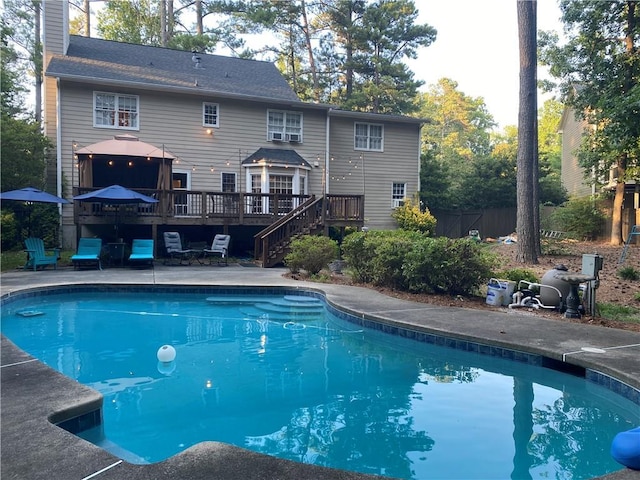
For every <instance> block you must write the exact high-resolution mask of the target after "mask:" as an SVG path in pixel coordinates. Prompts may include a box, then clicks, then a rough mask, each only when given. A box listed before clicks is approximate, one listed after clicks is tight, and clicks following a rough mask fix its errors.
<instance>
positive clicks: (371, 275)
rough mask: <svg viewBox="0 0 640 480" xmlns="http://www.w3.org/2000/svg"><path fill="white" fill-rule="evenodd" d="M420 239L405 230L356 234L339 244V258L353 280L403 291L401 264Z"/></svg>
mask: <svg viewBox="0 0 640 480" xmlns="http://www.w3.org/2000/svg"><path fill="white" fill-rule="evenodd" d="M420 238H423V235H422V234H421V233H418V232H410V231H407V230H377V231H375V230H374V231H369V232H356V233H352V234H350V235H348V236H347V237H345V239H344V241H343V242H342V256H343V258H344V260H345V261H346V262H347V266H348V269H349V273H350V274H351V276H352V278H353V279H354V280H355V281H357V282H361V283H374V284H375V285H379V286H385V287H390V288H396V289H404V288H406V282H405V279H404V276H403V274H402V264H403V262H404V258H405V256H406V254H407V252H409V251H410V250H411V249H412V248H413V247H414V244H415V242H416V241H417V240H419V239H420Z"/></svg>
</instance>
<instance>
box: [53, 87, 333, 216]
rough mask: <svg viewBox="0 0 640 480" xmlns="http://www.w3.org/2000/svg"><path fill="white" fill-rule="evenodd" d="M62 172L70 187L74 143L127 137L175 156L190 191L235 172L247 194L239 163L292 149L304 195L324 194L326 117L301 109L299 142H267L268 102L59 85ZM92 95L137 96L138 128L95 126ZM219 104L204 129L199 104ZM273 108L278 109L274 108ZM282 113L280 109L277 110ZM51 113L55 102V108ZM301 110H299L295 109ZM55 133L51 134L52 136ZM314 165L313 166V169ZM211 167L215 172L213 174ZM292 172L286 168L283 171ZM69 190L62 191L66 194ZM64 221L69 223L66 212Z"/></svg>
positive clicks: (214, 186) (215, 185) (213, 187)
mask: <svg viewBox="0 0 640 480" xmlns="http://www.w3.org/2000/svg"><path fill="white" fill-rule="evenodd" d="M62 90H63V93H62V102H61V103H62V105H63V109H62V112H61V113H62V119H63V120H62V122H61V123H62V125H61V127H62V142H61V144H62V145H61V147H62V149H61V150H62V152H61V159H62V164H63V173H64V175H65V177H66V178H67V179H68V184H69V185H73V186H78V174H77V171H76V170H75V169H74V168H73V167H72V165H73V161H72V159H73V147H72V145H73V143H74V142H75V143H76V144H77V146H78V148H81V147H86V146H89V145H91V144H93V143H96V142H100V141H103V140H108V139H110V138H112V137H113V136H114V135H117V134H121V133H129V134H131V135H134V136H137V137H138V138H139V139H140V140H141V141H144V142H146V143H150V144H152V145H155V146H157V147H159V148H163V147H164V148H165V149H166V150H168V151H170V152H171V153H172V154H174V155H175V156H177V157H178V159H177V160H176V161H174V164H173V167H174V169H179V170H187V171H189V172H190V175H191V188H192V189H193V190H208V191H220V190H221V173H222V172H228V173H236V174H237V179H238V183H239V188H240V190H241V191H245V189H246V186H245V183H244V175H245V174H244V169H243V168H241V166H240V164H241V162H242V160H244V159H245V158H246V157H248V156H249V155H251V154H252V153H254V152H255V151H256V150H257V149H258V148H261V147H264V148H283V149H289V148H291V149H294V150H295V151H296V152H297V153H298V154H300V155H301V156H302V157H303V158H304V159H305V160H307V162H308V163H309V164H310V165H311V167H312V168H311V170H309V171H306V176H307V179H308V180H307V182H308V193H309V194H316V195H322V193H323V192H322V172H323V169H322V165H323V158H324V150H325V140H324V139H325V136H324V130H325V117H324V112H323V111H321V110H315V109H310V110H306V111H301V113H302V114H303V142H301V143H297V144H288V143H274V142H269V141H267V110H268V108H269V107H270V106H269V105H267V104H256V103H249V102H241V101H231V100H228V99H216V98H214V97H196V96H193V97H188V96H176V95H160V94H156V93H150V92H142V91H135V90H130V89H113V88H97V89H94V88H92V87H90V86H87V85H83V84H74V83H69V82H63V85H62ZM94 91H101V92H110V93H118V94H127V95H138V96H139V105H140V112H139V129H138V130H122V129H112V128H95V127H94V126H93V94H94ZM203 102H211V103H218V104H219V127H218V128H213V129H211V130H212V131H213V133H212V134H211V135H209V134H207V128H206V127H203V126H202V103H203ZM272 107H276V106H272ZM280 109H282V108H281V107H280ZM52 111H54V112H55V104H54V105H53V110H52ZM295 111H300V110H295ZM52 133H53V132H52ZM316 164H317V165H318V167H315V165H316ZM212 169H213V171H212ZM282 173H290V170H282ZM70 193H71V192H70V191H69V192H66V194H67V195H69V194H70ZM66 220H67V221H68V222H71V223H72V222H73V218H72V216H71V209H70V208H69V209H68V218H66Z"/></svg>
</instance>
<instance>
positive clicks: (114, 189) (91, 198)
mask: <svg viewBox="0 0 640 480" xmlns="http://www.w3.org/2000/svg"><path fill="white" fill-rule="evenodd" d="M73 199H74V200H78V201H79V202H95V203H103V204H107V205H124V204H132V203H158V200H156V199H155V198H152V197H148V196H147V195H143V194H142V193H138V192H136V191H135V190H129V189H128V188H124V187H122V186H120V185H111V186H109V187H105V188H101V189H100V190H96V191H94V192H89V193H84V194H82V195H78V196H75V197H73ZM119 217H120V208H119V207H118V211H117V212H116V224H115V229H116V238H117V237H118V231H119V224H120V220H119Z"/></svg>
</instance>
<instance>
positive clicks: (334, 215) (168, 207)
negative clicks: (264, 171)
mask: <svg viewBox="0 0 640 480" xmlns="http://www.w3.org/2000/svg"><path fill="white" fill-rule="evenodd" d="M92 190H96V189H91V188H74V196H77V195H81V194H83V193H88V192H90V191H92ZM136 191H138V192H140V193H143V194H145V195H147V196H150V197H153V198H155V199H157V200H158V203H153V204H142V203H141V204H137V203H136V204H122V205H112V204H109V203H100V202H78V201H76V202H74V222H75V224H76V225H78V226H82V225H86V226H89V225H109V224H113V223H114V222H116V221H117V223H119V224H120V225H121V226H126V225H127V224H135V225H152V226H172V227H179V226H193V225H205V226H207V225H211V226H219V225H223V226H232V225H253V226H264V227H266V226H269V225H271V224H273V223H275V222H277V221H278V220H280V219H282V218H283V217H285V216H286V215H287V214H289V213H290V212H292V211H294V210H296V209H297V208H298V207H300V206H301V205H302V204H304V203H305V202H306V201H307V200H309V199H310V198H312V196H310V195H286V194H262V193H260V194H255V193H223V192H205V191H162V190H148V189H136ZM323 205H324V207H323V208H324V215H323V217H322V221H323V226H325V227H330V226H338V227H342V226H355V227H357V226H362V225H363V223H364V196H362V195H327V196H326V197H324V204H323Z"/></svg>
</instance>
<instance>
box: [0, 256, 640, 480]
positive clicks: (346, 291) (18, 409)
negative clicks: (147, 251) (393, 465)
mask: <svg viewBox="0 0 640 480" xmlns="http://www.w3.org/2000/svg"><path fill="white" fill-rule="evenodd" d="M169 268H171V267H169ZM237 268H239V267H237ZM239 269H240V270H244V272H242V274H243V276H244V277H246V276H247V275H249V276H251V277H252V279H251V280H250V281H249V282H246V283H245V284H242V287H239V288H254V287H262V288H273V289H278V290H280V289H282V288H286V289H288V290H298V291H299V290H307V289H308V290H309V291H312V292H316V293H315V294H318V295H323V296H324V297H325V298H326V300H327V302H328V304H329V305H330V306H331V307H332V308H337V309H339V310H341V311H345V312H348V313H349V314H353V315H355V316H356V317H357V318H358V319H359V321H360V322H361V323H362V324H365V325H368V323H371V326H374V327H375V326H378V327H379V329H382V330H386V331H390V332H391V333H395V334H400V335H402V336H413V337H414V338H415V336H420V338H419V340H422V341H425V339H426V341H427V342H428V343H431V342H430V340H429V339H432V340H433V341H434V342H441V344H442V345H444V346H449V347H452V348H459V349H462V350H465V345H466V346H467V347H468V346H469V345H481V346H485V347H486V348H487V349H488V350H487V351H486V352H485V353H487V354H493V355H496V354H497V355H499V356H503V355H509V353H505V352H514V351H516V352H523V353H524V354H527V355H534V356H536V357H538V358H539V357H542V358H547V359H551V360H553V361H554V362H559V364H566V365H575V366H577V367H579V368H584V369H585V371H586V372H592V373H588V375H592V378H589V380H592V381H593V380H596V381H597V383H601V384H603V383H604V384H605V386H607V387H608V388H611V389H613V390H615V389H616V388H618V387H619V386H620V385H623V386H626V387H625V388H627V389H628V388H629V387H631V395H638V391H640V334H639V333H634V332H627V331H621V330H615V329H609V328H604V327H598V326H590V325H582V324H574V323H568V322H558V321H555V320H552V319H545V318H542V317H538V316H535V315H527V314H525V313H523V312H521V311H517V312H513V311H510V312H501V311H496V312H493V311H489V312H485V311H482V312H479V311H477V310H471V309H463V308H458V307H449V308H445V307H438V306H433V305H425V304H419V303H416V302H411V301H408V300H401V299H396V298H392V297H388V296H384V295H382V294H380V293H378V292H375V291H373V290H370V289H366V288H362V287H352V286H344V285H332V284H317V283H311V282H297V281H292V280H290V279H285V278H283V277H282V271H280V272H277V271H276V272H273V271H272V272H270V274H269V275H263V274H258V272H256V270H257V269H250V270H249V271H248V272H247V271H246V269H242V268H239ZM153 270H155V271H154V272H153V282H142V283H141V282H139V281H136V282H135V283H129V281H130V280H132V279H131V275H129V276H128V278H124V277H126V275H125V276H123V277H119V280H116V281H115V282H114V281H111V280H109V281H108V282H107V283H100V282H94V281H93V280H96V279H95V278H94V275H91V276H86V277H83V278H84V279H83V280H82V281H80V282H78V277H76V276H75V275H74V277H73V280H71V281H70V279H67V280H64V278H66V276H65V275H63V276H59V277H58V278H57V279H54V278H53V276H50V277H49V278H47V279H46V280H47V281H46V282H40V281H35V283H40V286H41V287H44V288H46V287H57V288H60V287H63V286H70V287H79V286H82V288H92V287H95V286H97V287H104V288H114V284H115V285H117V286H119V287H124V288H130V287H132V286H134V285H136V286H137V285H142V286H143V287H144V288H157V287H162V288H165V289H166V288H169V287H170V286H171V285H175V284H176V282H175V278H172V277H175V276H176V275H174V274H173V272H171V270H168V271H166V272H164V271H163V270H162V269H158V268H157V267H156V268H155V269H153ZM191 270H192V269H191ZM232 270H233V267H231V268H229V270H226V269H224V270H223V271H224V272H225V273H224V275H226V276H227V277H226V280H227V281H235V282H238V280H237V278H235V274H227V272H230V271H232ZM220 271H221V270H220V269H216V272H220ZM164 273H166V274H167V278H166V279H165V278H164V276H163V274H164ZM198 273H200V272H198ZM182 274H183V273H182V272H181V275H182ZM12 275H14V274H12ZM184 275H187V276H190V274H188V273H184ZM81 277H82V276H81ZM207 277H208V276H207ZM193 278H194V277H193V276H191V281H190V282H189V284H188V285H186V286H184V287H181V288H193V289H202V291H203V292H204V291H206V289H207V288H209V287H211V288H214V287H226V288H230V287H229V284H228V283H225V282H221V281H219V280H215V281H212V279H211V278H206V279H202V280H201V282H202V283H196V282H194V280H193ZM234 278H235V280H234ZM6 279H7V277H6V276H5V275H3V278H2V280H3V282H2V283H3V284H2V289H3V293H2V297H0V298H2V301H3V302H4V301H6V299H7V298H9V297H12V296H14V295H15V294H18V295H23V294H28V292H29V290H31V289H32V288H34V287H31V286H29V287H21V286H19V285H17V284H15V285H13V284H12V282H8V283H9V284H8V285H7V282H6ZM22 280H24V279H22ZM38 280H43V279H38ZM52 280H56V281H52ZM127 280H129V281H127ZM136 280H139V279H136ZM245 280H247V279H246V278H245ZM185 281H187V279H186V278H185V280H184V281H182V282H181V283H184V282H185ZM20 283H22V282H20ZM368 326H369V325H368ZM437 339H442V340H437ZM581 347H590V348H594V349H603V350H604V351H605V353H594V352H588V351H583V350H581ZM473 348H475V347H473ZM466 349H467V351H469V348H466ZM472 351H473V350H472ZM0 353H1V364H2V369H1V370H0V373H1V387H2V404H1V408H2V445H1V446H2V452H1V454H2V473H3V474H4V475H7V478H43V479H44V478H46V479H48V480H56V479H58V478H60V479H63V478H64V479H68V478H83V479H84V478H98V479H111V478H128V479H134V480H135V479H138V478H140V479H142V478H157V479H162V478H176V477H177V478H190V479H195V480H197V479H199V478H221V479H226V478H228V479H232V478H247V479H253V478H256V479H257V478H270V479H271V478H283V479H288V478H291V479H305V478H314V479H325V478H332V479H333V478H335V479H366V478H380V477H372V476H368V475H363V474H358V473H354V472H347V471H341V470H333V469H325V468H323V467H316V466H312V465H306V464H300V463H296V462H290V461H287V460H282V459H276V458H274V457H268V456H265V455H261V454H257V453H255V452H249V451H247V450H244V449H241V448H237V447H233V446H230V445H225V444H222V443H217V442H205V443H202V444H198V445H196V446H194V447H192V448H190V449H188V450H186V451H185V452H183V453H181V454H179V455H176V456H174V457H171V458H170V459H168V460H166V461H164V462H160V463H156V464H151V465H133V464H128V463H127V462H123V461H121V460H120V459H119V458H117V457H115V456H113V455H111V454H109V453H108V452H106V451H104V450H102V449H100V448H98V447H96V446H94V445H93V444H90V443H88V442H85V441H84V440H81V439H79V438H78V437H76V436H75V435H72V434H70V433H68V432H66V431H65V430H62V429H61V428H58V427H56V426H55V425H53V424H52V423H51V420H52V416H53V420H55V421H62V420H68V419H71V418H77V417H82V415H85V414H91V412H92V411H95V409H96V406H97V405H101V402H102V397H101V395H99V394H97V392H95V391H93V390H92V389H90V388H88V387H85V386H82V385H80V384H78V383H77V382H75V381H73V380H71V379H68V378H67V377H64V376H63V375H61V374H59V373H58V372H56V371H53V370H52V369H50V368H49V367H47V366H46V365H44V364H42V363H40V362H39V361H33V359H32V358H31V357H29V356H28V355H27V354H26V353H24V352H22V351H21V350H20V349H18V348H17V347H15V346H14V345H13V344H12V343H11V342H10V341H9V340H8V339H6V338H4V337H3V338H2V345H1V351H0ZM480 353H483V352H480ZM527 361H528V360H527ZM634 392H635V393H634ZM628 393H629V392H627V394H628ZM34 398H38V399H39V401H38V402H33V399H34ZM638 398H640V397H638ZM635 401H636V403H638V404H640V402H639V401H638V400H637V399H636V400H635ZM25 405H28V408H25ZM103 469H104V470H103ZM91 475H94V476H93V477H91ZM602 478H606V479H608V480H627V479H635V480H637V479H640V472H637V471H633V470H629V469H624V468H622V467H621V470H619V471H617V472H614V473H612V474H610V475H607V476H605V477H602Z"/></svg>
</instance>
